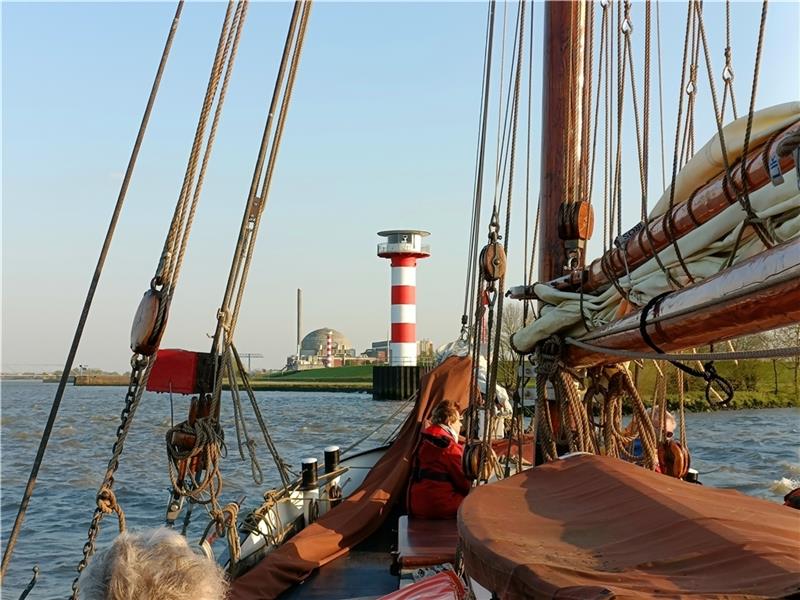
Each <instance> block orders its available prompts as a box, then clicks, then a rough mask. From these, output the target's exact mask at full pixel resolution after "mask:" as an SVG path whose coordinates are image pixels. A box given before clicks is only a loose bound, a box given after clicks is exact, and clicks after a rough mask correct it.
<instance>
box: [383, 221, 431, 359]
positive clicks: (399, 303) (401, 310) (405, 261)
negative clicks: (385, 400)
mask: <svg viewBox="0 0 800 600" xmlns="http://www.w3.org/2000/svg"><path fill="white" fill-rule="evenodd" d="M378 235H379V236H382V237H385V238H387V239H386V242H384V243H381V244H378V256H380V257H381V258H388V259H391V261H392V335H391V339H390V340H389V365H390V366H393V367H394V366H416V364H417V260H418V259H421V258H428V257H429V256H430V255H431V253H430V247H429V246H423V245H422V238H424V237H426V236H428V235H430V234H429V233H428V232H427V231H420V230H418V229H393V230H390V231H379V232H378Z"/></svg>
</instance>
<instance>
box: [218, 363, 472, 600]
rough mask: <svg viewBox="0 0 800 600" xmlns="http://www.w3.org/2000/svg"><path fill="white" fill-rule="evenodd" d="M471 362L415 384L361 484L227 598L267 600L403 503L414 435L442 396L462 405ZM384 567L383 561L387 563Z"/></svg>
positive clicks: (348, 545) (374, 527)
mask: <svg viewBox="0 0 800 600" xmlns="http://www.w3.org/2000/svg"><path fill="white" fill-rule="evenodd" d="M471 371H472V360H471V359H470V358H468V357H465V358H462V357H457V356H453V357H450V358H448V359H447V360H445V361H444V362H443V363H442V364H441V365H439V366H438V367H436V368H435V369H434V370H432V371H431V372H430V373H428V374H427V375H425V376H424V377H423V378H422V380H421V381H420V389H419V394H418V397H417V403H416V405H415V406H414V408H413V409H412V411H411V413H409V415H408V418H407V419H406V422H405V423H404V424H403V427H402V428H401V430H400V433H399V434H398V436H397V439H396V441H395V442H394V443H393V444H392V447H391V448H390V449H389V450H388V451H387V452H386V454H385V455H384V456H383V458H381V459H380V460H379V461H378V463H377V464H376V465H375V466H374V467H373V468H372V469H371V470H370V473H369V475H367V478H366V479H365V480H364V483H363V484H362V485H361V487H360V488H358V489H357V490H356V491H355V492H353V494H351V495H350V496H349V497H348V498H347V499H345V500H344V501H343V502H342V503H341V504H340V505H339V506H337V507H336V508H335V509H333V510H331V511H329V512H327V513H326V514H324V515H323V516H322V517H320V519H319V520H318V521H317V522H316V523H313V524H312V525H309V526H308V527H306V528H305V529H304V530H303V531H301V532H300V533H298V534H297V535H296V536H294V537H293V538H292V539H290V540H289V541H288V542H286V543H285V544H284V545H282V546H281V547H280V548H278V549H277V550H275V551H274V552H272V553H270V554H269V555H267V556H266V557H265V558H264V560H262V561H261V562H260V563H259V564H258V565H256V566H255V567H254V568H253V569H252V570H251V571H249V572H247V573H246V574H244V575H243V576H242V577H239V578H238V579H236V580H234V581H233V583H232V585H231V592H230V596H229V597H230V598H231V599H233V600H255V599H258V600H268V599H270V598H276V597H277V596H278V595H279V594H280V593H281V592H283V591H284V590H286V589H288V588H289V587H291V586H292V585H294V584H296V583H298V582H300V581H302V580H303V579H305V578H306V577H308V576H309V575H310V574H311V572H312V571H313V570H314V569H317V568H318V567H321V566H322V565H324V564H326V563H328V562H330V561H332V560H334V559H336V558H338V557H339V556H342V555H343V554H346V553H347V552H348V550H350V548H352V547H353V546H355V545H356V544H358V543H359V542H361V541H363V540H365V539H366V538H367V537H369V536H370V535H371V534H372V533H373V532H375V531H376V530H377V529H378V528H379V527H380V526H381V524H382V523H383V521H384V519H385V518H386V517H387V515H388V514H389V513H390V511H391V508H392V506H393V505H394V504H395V503H396V502H397V501H402V500H404V499H405V493H406V486H407V484H408V478H409V474H410V472H411V460H412V458H413V455H414V451H415V449H416V446H417V443H418V440H419V432H420V430H421V428H422V426H423V423H424V421H425V420H426V419H427V417H428V415H429V414H430V412H431V409H432V408H433V406H434V405H436V404H437V403H438V402H439V401H441V400H443V399H445V398H447V399H449V400H453V401H455V402H458V403H459V404H460V405H461V408H464V407H466V405H467V402H468V397H467V391H468V390H469V382H470V375H471ZM387 569H388V563H387Z"/></svg>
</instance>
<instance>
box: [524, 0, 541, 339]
mask: <svg viewBox="0 0 800 600" xmlns="http://www.w3.org/2000/svg"><path fill="white" fill-rule="evenodd" d="M530 2H531V21H530V35H529V38H530V40H529V41H528V107H527V126H526V127H527V137H526V149H525V241H524V250H523V269H524V270H523V273H522V276H523V279H524V283H525V285H530V283H531V280H532V279H533V273H532V271H533V264H534V262H535V261H536V243H537V239H536V238H537V237H538V236H537V233H538V231H539V226H538V225H539V204H538V203H537V205H536V211H535V216H534V219H535V221H534V231H533V236H532V240H531V245H530V246H528V230H529V228H530V219H529V212H528V209H529V206H530V190H531V118H532V109H533V28H534V20H535V19H534V10H535V8H536V5H535V4H534V3H533V0H530ZM528 248H530V260H531V262H530V270H531V273H529V271H528V269H529V267H528V262H527V261H528ZM529 308H530V309H531V310H532V311H533V317H534V319H535V318H536V309H535V306H534V304H533V303H532V302H527V301H526V302H523V303H522V325H523V327H524V326H526V325H527V324H528V309H529Z"/></svg>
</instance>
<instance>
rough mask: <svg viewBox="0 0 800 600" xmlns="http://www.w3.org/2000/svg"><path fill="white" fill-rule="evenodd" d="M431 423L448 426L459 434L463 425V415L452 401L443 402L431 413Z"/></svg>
mask: <svg viewBox="0 0 800 600" xmlns="http://www.w3.org/2000/svg"><path fill="white" fill-rule="evenodd" d="M431 423H433V424H434V425H447V426H449V427H452V428H453V429H455V430H456V432H458V430H459V429H460V423H461V413H460V412H459V411H458V406H457V405H456V403H455V402H453V401H452V400H442V401H441V402H439V404H437V405H436V406H434V407H433V411H432V412H431Z"/></svg>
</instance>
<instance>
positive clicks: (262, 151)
mask: <svg viewBox="0 0 800 600" xmlns="http://www.w3.org/2000/svg"><path fill="white" fill-rule="evenodd" d="M301 10H302V7H301V2H300V1H299V0H296V1H295V5H294V9H293V11H292V16H291V19H290V22H289V28H288V31H287V33H286V40H285V42H284V50H283V55H282V57H281V62H280V66H279V67H278V74H277V76H276V78H275V87H274V89H273V93H272V100H271V102H270V106H269V109H268V112H267V120H266V123H265V125H264V132H263V134H262V137H261V145H260V147H259V152H258V157H257V158H256V164H255V167H254V169H253V178H252V180H251V183H250V190H249V192H248V195H247V203H246V206H245V210H244V213H243V215H242V224H241V226H240V229H239V240H238V241H237V246H236V248H235V250H234V253H233V259H232V261H231V267H230V271H229V274H228V282H227V285H226V287H225V292H224V294H223V299H222V304H221V306H222V307H227V306H229V305H230V301H231V296H232V294H233V288H234V283H235V278H236V274H237V273H238V271H239V261H240V256H241V252H242V246H243V244H244V240H245V236H246V233H247V228H248V222H249V219H250V214H251V212H252V211H253V210H254V207H255V205H256V202H257V201H260V199H259V198H257V192H258V187H259V184H260V182H261V177H262V175H263V169H264V163H265V161H266V158H267V152H268V149H269V142H270V137H271V132H272V121H273V118H274V115H275V113H276V110H277V105H278V99H279V97H280V94H279V92H280V88H281V86H282V84H283V78H284V77H285V74H286V68H287V65H288V62H289V57H290V48H291V44H292V40H293V39H294V36H295V30H296V28H297V24H298V21H299V17H300V13H301ZM223 323H224V322H223V320H222V319H221V318H218V319H217V328H216V330H215V332H214V339H213V342H212V345H211V352H212V353H219V352H220V351H221V348H220V342H221V336H222V330H223Z"/></svg>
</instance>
